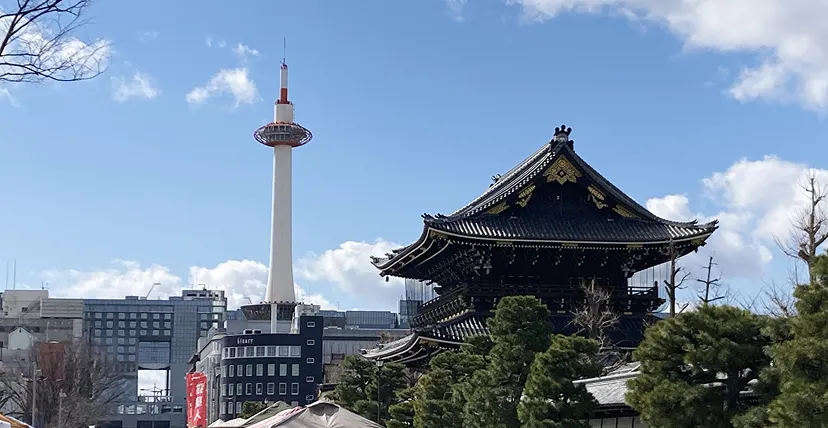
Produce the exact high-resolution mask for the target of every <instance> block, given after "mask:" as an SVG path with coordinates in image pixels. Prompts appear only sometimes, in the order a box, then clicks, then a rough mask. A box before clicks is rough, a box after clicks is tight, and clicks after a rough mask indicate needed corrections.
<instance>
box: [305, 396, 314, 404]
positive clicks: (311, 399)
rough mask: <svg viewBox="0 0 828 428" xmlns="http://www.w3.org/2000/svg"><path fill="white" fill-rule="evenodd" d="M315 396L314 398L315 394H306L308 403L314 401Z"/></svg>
mask: <svg viewBox="0 0 828 428" xmlns="http://www.w3.org/2000/svg"><path fill="white" fill-rule="evenodd" d="M313 398H314V397H313V395H306V396H305V401H307V402H308V403H310V402H311V401H313Z"/></svg>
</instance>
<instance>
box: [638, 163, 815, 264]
mask: <svg viewBox="0 0 828 428" xmlns="http://www.w3.org/2000/svg"><path fill="white" fill-rule="evenodd" d="M808 174H815V175H816V177H817V179H818V180H819V181H820V182H821V183H828V170H815V169H811V168H809V167H808V166H807V165H803V164H798V163H794V162H788V161H785V160H782V159H779V158H778V157H775V156H766V157H764V158H763V159H761V160H756V161H750V160H747V159H741V160H739V161H737V162H735V163H734V164H733V165H731V166H730V167H729V168H728V169H727V170H726V171H724V172H716V173H714V174H712V175H710V176H709V177H707V178H705V179H703V180H702V184H703V186H704V191H705V196H706V198H708V199H709V200H710V201H712V202H713V203H714V204H715V205H717V206H718V207H719V209H720V211H719V212H718V213H715V214H713V215H705V214H702V213H694V212H693V211H692V210H691V209H690V200H689V199H688V198H687V196H685V195H668V196H665V197H663V198H654V199H650V200H648V201H647V204H646V206H647V209H649V210H650V211H652V212H653V213H654V214H656V215H659V216H661V217H664V218H667V219H670V220H677V221H686V220H689V219H693V218H698V219H699V220H700V221H709V220H710V219H712V218H717V219H719V221H720V223H719V225H720V228H719V230H718V231H716V232H715V233H714V234H713V236H712V237H711V238H710V240H709V242H708V245H707V246H705V247H703V248H702V249H701V250H700V251H699V253H698V254H695V255H690V256H688V258H687V262H686V263H687V264H688V265H694V266H695V265H698V266H701V265H703V264H704V262H705V261H706V259H707V257H708V255H713V256H714V257H715V258H716V260H717V262H718V263H719V266H720V267H721V269H722V270H723V273H724V274H725V276H727V277H731V278H733V277H739V278H751V279H756V278H760V277H762V276H764V275H765V274H767V273H768V272H766V266H767V264H768V263H770V262H771V260H772V259H773V255H774V252H775V246H776V245H775V242H774V238H775V237H778V238H780V239H781V240H783V241H784V240H785V239H787V238H788V237H790V236H791V233H792V225H791V221H792V220H793V218H794V216H795V215H796V213H797V211H798V210H800V209H801V208H802V207H804V206H805V205H806V203H807V201H808V199H807V194H806V193H805V192H804V191H803V190H802V188H801V187H800V184H801V183H802V180H803V179H804V178H805V177H806V176H807V175H808Z"/></svg>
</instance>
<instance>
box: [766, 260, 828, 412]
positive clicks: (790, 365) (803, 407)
mask: <svg viewBox="0 0 828 428" xmlns="http://www.w3.org/2000/svg"><path fill="white" fill-rule="evenodd" d="M809 270H810V273H811V282H810V284H805V285H800V286H799V287H797V288H796V290H795V291H794V296H795V297H796V299H797V302H796V308H797V311H798V314H799V315H798V316H796V317H793V318H791V319H790V321H789V322H790V336H791V338H790V340H788V341H785V342H783V343H780V344H778V345H776V346H774V347H773V361H774V365H775V367H777V368H778V375H779V396H778V397H777V398H776V399H775V400H774V401H773V402H772V403H771V404H770V406H769V408H768V415H767V418H768V422H769V423H768V426H771V427H778V428H789V427H791V428H793V427H796V428H811V427H825V426H828V256H826V255H820V256H817V257H816V258H814V259H812V260H811V263H810V264H809Z"/></svg>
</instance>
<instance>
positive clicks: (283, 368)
mask: <svg viewBox="0 0 828 428" xmlns="http://www.w3.org/2000/svg"><path fill="white" fill-rule="evenodd" d="M279 376H287V364H279Z"/></svg>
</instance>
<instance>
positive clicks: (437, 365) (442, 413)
mask: <svg viewBox="0 0 828 428" xmlns="http://www.w3.org/2000/svg"><path fill="white" fill-rule="evenodd" d="M477 351H478V349H477V348H475V347H466V348H465V349H464V350H462V351H451V352H444V353H442V354H439V355H437V356H435V357H434V358H432V360H431V361H430V362H429V365H428V372H427V373H426V374H424V375H423V376H422V377H420V379H419V380H418V381H417V386H416V387H415V391H414V401H413V407H414V415H415V416H414V426H416V427H417V428H463V427H464V425H463V406H464V404H465V402H464V400H463V397H462V395H461V394H459V393H457V388H458V385H459V384H460V383H461V382H464V381H465V380H466V379H468V378H469V377H470V376H471V375H473V374H474V373H475V372H477V371H478V370H480V369H482V368H484V367H485V366H486V361H485V357H484V356H483V355H479V354H477V353H476V352H477Z"/></svg>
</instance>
